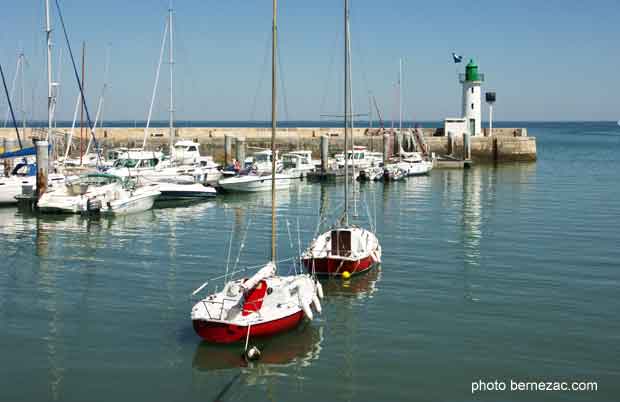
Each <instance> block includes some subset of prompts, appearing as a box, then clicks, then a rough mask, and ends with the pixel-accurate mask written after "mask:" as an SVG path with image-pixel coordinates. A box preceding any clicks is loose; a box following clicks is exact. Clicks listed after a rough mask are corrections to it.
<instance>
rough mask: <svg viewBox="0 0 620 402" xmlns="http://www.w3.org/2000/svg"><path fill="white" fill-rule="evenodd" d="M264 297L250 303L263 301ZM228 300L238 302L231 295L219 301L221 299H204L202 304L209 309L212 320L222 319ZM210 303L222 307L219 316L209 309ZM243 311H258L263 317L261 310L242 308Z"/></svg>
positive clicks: (208, 313) (259, 315)
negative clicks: (215, 315)
mask: <svg viewBox="0 0 620 402" xmlns="http://www.w3.org/2000/svg"><path fill="white" fill-rule="evenodd" d="M264 299H265V298H264V297H262V298H260V299H257V300H254V301H252V302H250V304H252V305H255V304H257V303H259V302H262V301H263V300H264ZM226 302H235V303H236V302H237V299H233V298H230V297H224V298H223V299H222V300H221V301H219V300H208V299H204V300H202V304H203V305H204V307H205V310H206V311H207V315H208V316H209V319H210V320H221V319H222V315H223V314H224V304H225V303H226ZM209 304H213V305H219V307H220V313H219V317H214V316H212V315H211V311H210V310H209ZM241 311H242V312H249V313H256V314H258V317H259V318H262V314H261V312H260V310H251V309H248V308H242V309H241Z"/></svg>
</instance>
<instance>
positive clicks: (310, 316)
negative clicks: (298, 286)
mask: <svg viewBox="0 0 620 402" xmlns="http://www.w3.org/2000/svg"><path fill="white" fill-rule="evenodd" d="M301 307H302V308H303V310H304V314H306V317H308V319H309V320H310V321H312V319H313V318H314V315H313V314H312V310H311V309H310V303H306V302H305V301H303V300H302V302H301Z"/></svg>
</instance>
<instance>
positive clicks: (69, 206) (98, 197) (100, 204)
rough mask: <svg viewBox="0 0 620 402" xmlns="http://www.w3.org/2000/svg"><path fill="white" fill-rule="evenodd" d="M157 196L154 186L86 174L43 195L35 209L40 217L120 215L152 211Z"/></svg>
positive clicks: (158, 192) (98, 174) (156, 189)
mask: <svg viewBox="0 0 620 402" xmlns="http://www.w3.org/2000/svg"><path fill="white" fill-rule="evenodd" d="M160 194H161V193H160V191H159V190H158V188H157V186H156V185H146V186H137V185H136V184H135V182H133V181H131V180H126V179H123V178H120V177H118V176H113V175H109V174H104V173H89V174H85V175H82V176H79V177H78V178H76V179H73V180H70V181H67V183H65V185H64V186H60V187H58V188H56V189H54V190H51V191H48V192H46V193H45V194H43V195H42V196H41V198H40V199H39V200H38V202H37V208H38V209H39V211H40V212H42V213H72V214H78V213H104V214H111V215H122V214H129V213H136V212H143V211H146V210H148V209H151V208H152V207H153V203H154V202H155V199H156V198H157V197H159V195H160Z"/></svg>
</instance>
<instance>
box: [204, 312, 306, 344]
mask: <svg viewBox="0 0 620 402" xmlns="http://www.w3.org/2000/svg"><path fill="white" fill-rule="evenodd" d="M303 318H304V312H303V310H300V311H298V312H297V313H294V314H291V315H289V316H286V317H282V318H280V319H277V320H273V321H269V322H263V323H261V324H256V325H252V326H251V327H250V338H255V337H265V336H273V335H275V334H278V333H280V332H284V331H288V330H291V329H293V328H295V327H296V326H297V325H299V323H300V322H301V321H302V320H303ZM192 324H193V325H194V331H196V333H197V334H198V335H199V336H200V337H201V338H202V339H204V340H206V341H208V342H213V343H234V342H239V341H245V338H246V337H247V335H248V327H247V326H242V325H235V324H225V323H221V322H212V321H204V320H193V321H192Z"/></svg>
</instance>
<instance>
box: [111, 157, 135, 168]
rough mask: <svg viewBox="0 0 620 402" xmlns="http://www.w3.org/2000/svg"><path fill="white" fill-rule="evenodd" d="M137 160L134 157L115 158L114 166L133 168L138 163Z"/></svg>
mask: <svg viewBox="0 0 620 402" xmlns="http://www.w3.org/2000/svg"><path fill="white" fill-rule="evenodd" d="M138 162H139V161H138V160H136V159H117V160H116V162H114V167H115V168H135V167H136V166H137V165H138Z"/></svg>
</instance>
